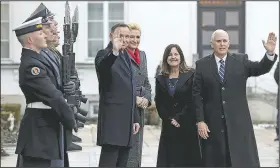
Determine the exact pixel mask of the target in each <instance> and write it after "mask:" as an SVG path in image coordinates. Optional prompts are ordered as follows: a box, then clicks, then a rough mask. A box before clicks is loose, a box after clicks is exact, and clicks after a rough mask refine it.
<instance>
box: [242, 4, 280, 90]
mask: <svg viewBox="0 0 280 168" xmlns="http://www.w3.org/2000/svg"><path fill="white" fill-rule="evenodd" d="M269 32H275V33H276V36H277V37H278V41H277V48H276V53H277V54H279V2H276V1H275V2H271V1H260V2H256V1H254V2H249V1H248V2H246V53H247V54H248V56H249V58H250V59H251V60H254V61H259V60H261V58H262V57H263V56H264V53H265V49H264V47H263V44H262V40H266V39H267V36H268V34H269ZM275 65H276V64H275ZM274 69H275V66H274V67H273V69H272V70H271V71H270V72H269V73H268V74H265V75H263V76H261V77H257V78H251V79H250V80H249V81H248V85H251V86H254V85H255V84H256V85H257V87H260V88H261V89H264V90H266V91H269V92H273V93H275V92H276V91H277V85H276V83H275V81H274V78H273V73H274ZM255 81H256V82H255Z"/></svg>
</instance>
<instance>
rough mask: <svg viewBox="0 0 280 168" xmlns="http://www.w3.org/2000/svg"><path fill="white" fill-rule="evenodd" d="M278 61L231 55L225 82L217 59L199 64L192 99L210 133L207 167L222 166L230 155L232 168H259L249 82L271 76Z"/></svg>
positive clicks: (206, 147)
mask: <svg viewBox="0 0 280 168" xmlns="http://www.w3.org/2000/svg"><path fill="white" fill-rule="evenodd" d="M276 59H277V55H276V56H275V59H274V61H271V60H269V59H268V58H267V56H266V55H265V56H264V57H263V59H262V60H261V61H260V62H253V61H250V60H248V56H247V55H246V54H235V53H233V54H231V53H228V56H227V58H226V62H225V75H224V81H223V82H221V80H220V78H219V74H218V68H217V64H216V61H215V58H214V55H209V56H206V57H204V58H202V59H200V60H198V61H197V62H196V73H195V77H194V84H193V97H194V101H195V105H196V115H197V121H198V122H199V121H204V122H205V123H206V124H207V125H208V127H209V130H210V133H209V138H208V139H207V140H202V146H203V151H204V152H203V156H204V161H205V164H206V165H205V166H210V167H215V166H223V165H224V163H223V162H225V161H226V155H227V154H230V160H231V163H232V166H233V167H243V166H246V167H252V166H253V167H255V166H256V167H258V166H259V157H258V152H257V146H256V140H255V136H254V130H253V126H252V121H251V117H250V112H249V108H248V102H247V97H246V82H247V79H248V78H249V77H251V76H260V75H263V74H265V73H268V72H269V71H270V70H271V68H272V66H273V64H274V63H275V60H276ZM227 144H228V148H229V149H228V151H227Z"/></svg>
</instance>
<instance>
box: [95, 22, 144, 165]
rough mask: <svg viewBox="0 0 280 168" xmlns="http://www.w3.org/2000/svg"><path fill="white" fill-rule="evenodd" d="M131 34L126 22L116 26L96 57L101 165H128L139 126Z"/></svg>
mask: <svg viewBox="0 0 280 168" xmlns="http://www.w3.org/2000/svg"><path fill="white" fill-rule="evenodd" d="M129 35H130V30H129V27H128V26H127V25H126V24H117V25H115V26H113V27H112V29H111V33H110V40H111V42H110V43H109V45H108V46H107V48H105V49H104V50H100V51H98V53H97V55H96V58H95V66H96V72H97V77H98V81H99V96H100V98H99V114H98V128H97V145H99V146H102V150H101V155H100V160H99V166H110V167H111V166H112V167H126V164H127V160H128V154H129V148H130V147H131V146H132V135H133V134H136V133H137V132H138V130H139V127H140V125H139V114H137V113H134V111H135V110H134V108H135V102H136V89H135V83H134V74H133V71H132V69H131V62H130V59H129V56H128V54H127V52H126V51H125V48H126V47H127V46H128V43H129Z"/></svg>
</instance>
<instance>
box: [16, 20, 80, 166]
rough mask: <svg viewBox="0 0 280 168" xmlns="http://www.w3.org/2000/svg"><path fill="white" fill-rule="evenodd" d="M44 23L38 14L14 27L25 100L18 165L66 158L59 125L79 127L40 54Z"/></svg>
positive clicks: (49, 67)
mask: <svg viewBox="0 0 280 168" xmlns="http://www.w3.org/2000/svg"><path fill="white" fill-rule="evenodd" d="M43 24H49V23H48V22H46V23H42V18H41V17H39V18H36V19H34V20H30V21H28V22H25V23H23V24H22V25H20V26H19V27H17V28H16V29H14V31H15V33H16V36H17V38H18V41H19V42H20V43H21V45H22V47H23V48H22V55H21V63H20V67H19V86H20V88H21V90H22V92H23V94H24V96H25V99H26V109H25V113H24V116H23V118H22V121H21V124H20V129H19V135H18V142H17V147H16V151H15V153H16V154H18V156H19V157H18V161H17V166H19V167H50V166H51V160H56V159H63V158H61V154H60V148H59V131H60V129H59V128H60V126H59V124H60V123H62V124H63V126H64V128H65V129H67V130H70V131H72V130H73V129H76V124H75V117H74V113H73V111H72V109H71V107H70V106H69V105H68V104H67V102H66V101H65V99H64V97H63V94H62V92H61V91H60V90H59V89H57V88H58V84H57V79H56V77H55V74H54V72H53V70H52V68H51V66H52V65H50V63H49V62H48V61H47V60H46V59H45V58H44V56H42V55H41V54H40V52H41V49H42V48H46V47H47V43H46V35H45V34H44V33H43V31H42V27H43Z"/></svg>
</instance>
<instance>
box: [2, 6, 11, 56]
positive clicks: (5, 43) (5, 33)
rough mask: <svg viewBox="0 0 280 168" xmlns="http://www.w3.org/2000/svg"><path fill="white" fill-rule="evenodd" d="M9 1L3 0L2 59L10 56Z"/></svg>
mask: <svg viewBox="0 0 280 168" xmlns="http://www.w3.org/2000/svg"><path fill="white" fill-rule="evenodd" d="M9 12H10V10H9V2H1V59H3V58H4V59H5V58H9V33H10V31H9V30H10V28H9Z"/></svg>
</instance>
